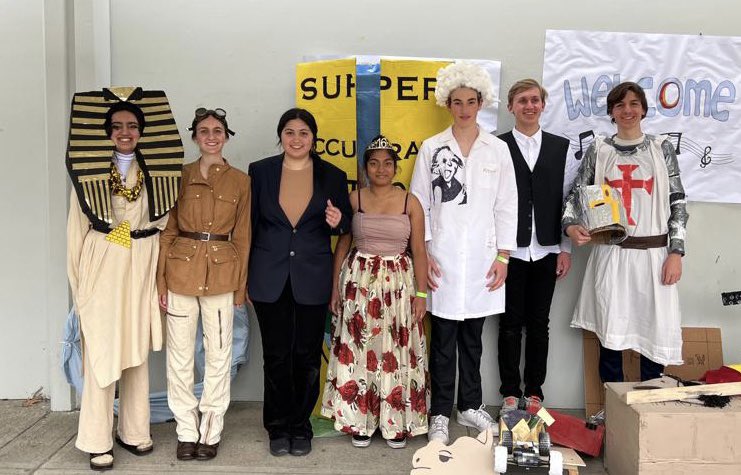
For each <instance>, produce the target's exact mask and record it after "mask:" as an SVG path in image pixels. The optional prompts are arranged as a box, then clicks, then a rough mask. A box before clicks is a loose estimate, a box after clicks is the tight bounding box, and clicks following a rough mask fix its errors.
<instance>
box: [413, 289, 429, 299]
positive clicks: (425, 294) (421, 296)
mask: <svg viewBox="0 0 741 475" xmlns="http://www.w3.org/2000/svg"><path fill="white" fill-rule="evenodd" d="M415 295H416V296H417V297H420V298H423V299H426V298H427V292H420V291H419V290H418V291H417V293H416V294H415Z"/></svg>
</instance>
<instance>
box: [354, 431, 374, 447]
mask: <svg viewBox="0 0 741 475" xmlns="http://www.w3.org/2000/svg"><path fill="white" fill-rule="evenodd" d="M370 444H371V438H370V437H368V436H367V435H357V434H353V436H352V445H353V447H357V448H359V449H364V448H366V447H370Z"/></svg>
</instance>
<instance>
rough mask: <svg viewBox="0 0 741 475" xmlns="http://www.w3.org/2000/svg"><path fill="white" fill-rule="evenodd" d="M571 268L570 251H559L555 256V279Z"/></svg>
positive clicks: (558, 278)
mask: <svg viewBox="0 0 741 475" xmlns="http://www.w3.org/2000/svg"><path fill="white" fill-rule="evenodd" d="M569 270H571V253H568V252H563V251H562V252H560V253H558V257H557V258H556V280H561V279H563V278H564V277H566V274H568V273H569Z"/></svg>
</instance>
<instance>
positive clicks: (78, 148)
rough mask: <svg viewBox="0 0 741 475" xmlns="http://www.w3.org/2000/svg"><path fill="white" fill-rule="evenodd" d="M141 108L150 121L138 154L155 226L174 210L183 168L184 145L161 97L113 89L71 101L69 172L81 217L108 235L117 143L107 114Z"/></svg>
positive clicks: (137, 90)
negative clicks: (123, 106) (122, 107)
mask: <svg viewBox="0 0 741 475" xmlns="http://www.w3.org/2000/svg"><path fill="white" fill-rule="evenodd" d="M119 101H126V102H130V103H132V104H135V105H136V106H138V107H139V108H140V109H141V110H142V112H144V117H145V121H146V127H145V128H144V131H143V132H142V136H141V138H140V139H139V143H138V146H137V150H136V160H137V163H138V165H139V168H140V169H141V170H142V172H143V173H144V183H145V185H146V187H147V196H148V200H149V203H148V204H149V218H150V220H151V221H155V220H157V219H159V218H161V217H162V216H164V215H165V214H166V213H167V212H168V211H169V210H170V208H172V207H173V206H174V205H175V201H176V200H177V196H178V189H179V188H180V176H181V172H182V166H183V155H184V151H183V142H182V141H181V139H180V134H179V133H178V129H177V126H176V125H175V119H174V118H173V115H172V110H171V109H170V104H169V103H168V101H167V96H165V93H164V92H163V91H143V90H142V88H140V87H112V88H104V89H103V90H100V91H90V92H79V93H77V94H75V96H74V98H73V99H72V113H71V117H70V132H69V143H68V146H67V160H66V162H67V170H68V172H69V176H70V178H71V179H72V184H73V186H74V187H75V191H76V193H77V198H78V200H79V201H80V206H81V207H82V211H83V212H84V213H85V214H86V215H87V217H88V219H90V222H91V223H93V227H94V228H95V229H97V230H109V229H110V225H111V223H112V221H113V216H112V209H111V193H110V189H111V183H110V172H111V158H112V155H113V142H111V140H110V139H109V138H108V137H107V136H106V133H105V130H104V129H103V122H104V121H105V115H106V112H108V109H109V108H110V107H111V106H112V105H113V104H115V103H117V102H119Z"/></svg>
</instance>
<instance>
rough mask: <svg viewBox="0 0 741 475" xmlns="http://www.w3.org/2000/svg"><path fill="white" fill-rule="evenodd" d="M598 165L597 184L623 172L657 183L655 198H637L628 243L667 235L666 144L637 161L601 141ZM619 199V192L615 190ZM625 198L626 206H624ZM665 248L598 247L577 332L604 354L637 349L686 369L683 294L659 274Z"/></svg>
mask: <svg viewBox="0 0 741 475" xmlns="http://www.w3.org/2000/svg"><path fill="white" fill-rule="evenodd" d="M595 146H596V147H597V162H596V167H595V179H594V183H604V181H605V179H607V180H615V181H617V180H621V179H622V178H623V171H621V170H619V169H618V168H617V167H618V165H637V168H635V169H634V170H632V171H631V172H630V174H631V180H644V181H646V180H653V182H652V186H651V193H650V194H649V193H648V192H647V190H646V189H645V188H634V189H632V190H631V200H630V201H631V209H630V215H631V217H632V218H633V220H634V222H635V225H630V226H629V229H628V234H629V235H630V236H636V237H639V236H655V235H660V234H665V233H667V232H668V224H667V223H668V220H669V182H668V177H667V171H666V165H665V159H664V155H663V153H662V150H661V140H659V139H653V140H651V141H649V142H648V147H645V146H639V147H638V148H637V149H636V151H635V153H620V152H618V151H617V150H616V149H615V148H614V147H612V146H610V145H609V144H606V143H604V142H603V141H602V138H601V137H600V138H599V139H598V140H596V141H595ZM613 187H614V188H616V189H618V191H620V186H615V185H613ZM625 199H626V197H625V194H623V201H624V202H625ZM667 254H668V248H667V247H660V248H653V249H647V250H641V249H623V248H621V247H619V246H612V245H597V246H594V249H593V250H592V253H591V255H590V256H589V261H588V262H587V268H586V273H585V275H584V281H583V283H582V289H581V293H580V295H579V300H578V303H577V305H576V309H575V311H574V317H573V319H572V321H571V326H572V327H576V328H583V329H585V330H589V331H591V332H594V333H596V334H597V337H598V338H599V340H600V342H601V343H602V345H603V346H604V347H605V348H609V349H611V350H625V349H633V350H636V351H637V352H639V353H640V354H642V355H644V356H646V357H648V358H649V359H651V360H652V361H654V362H656V363H660V364H662V365H673V364H682V333H681V314H680V310H679V296H678V294H677V286H676V284H674V285H663V284H662V283H661V271H662V267H663V264H664V261H665V260H666V257H667Z"/></svg>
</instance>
